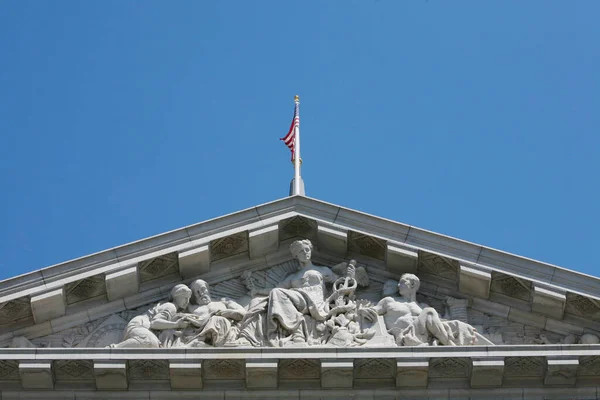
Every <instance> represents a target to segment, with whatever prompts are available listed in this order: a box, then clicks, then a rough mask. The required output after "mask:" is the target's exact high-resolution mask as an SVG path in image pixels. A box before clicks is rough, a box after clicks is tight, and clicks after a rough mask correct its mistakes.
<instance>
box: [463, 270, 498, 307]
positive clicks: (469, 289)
mask: <svg viewBox="0 0 600 400" xmlns="http://www.w3.org/2000/svg"><path fill="white" fill-rule="evenodd" d="M491 283H492V273H491V271H489V270H487V269H486V268H483V267H479V266H475V265H469V266H467V265H464V264H460V281H459V286H458V287H459V290H460V292H461V293H465V294H470V295H473V296H477V297H481V298H483V299H487V298H488V297H490V285H491Z"/></svg>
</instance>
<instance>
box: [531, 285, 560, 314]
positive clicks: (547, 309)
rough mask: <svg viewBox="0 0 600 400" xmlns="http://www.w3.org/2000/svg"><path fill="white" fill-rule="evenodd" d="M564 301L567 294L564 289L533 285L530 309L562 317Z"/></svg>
mask: <svg viewBox="0 0 600 400" xmlns="http://www.w3.org/2000/svg"><path fill="white" fill-rule="evenodd" d="M566 302H567V296H566V293H565V292H564V291H561V290H559V289H556V288H551V287H546V286H541V285H538V284H534V285H533V305H532V306H531V309H532V311H534V312H538V313H540V314H544V315H548V316H550V317H552V318H556V319H562V317H563V314H564V312H565V303H566Z"/></svg>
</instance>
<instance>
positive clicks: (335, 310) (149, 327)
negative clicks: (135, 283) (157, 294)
mask: <svg viewBox="0 0 600 400" xmlns="http://www.w3.org/2000/svg"><path fill="white" fill-rule="evenodd" d="M312 250H313V246H312V243H311V242H310V241H309V240H297V241H295V242H293V243H292V244H291V246H290V251H291V253H292V255H293V257H294V258H296V259H297V260H298V262H299V268H298V270H297V271H296V272H293V273H291V274H289V275H288V276H287V277H285V278H284V279H283V280H281V281H280V282H279V283H278V284H277V285H276V286H275V287H270V288H260V287H256V285H254V283H253V279H252V274H251V273H245V274H244V275H243V276H242V278H244V281H245V284H246V287H247V288H248V291H249V295H250V297H251V300H250V301H249V302H248V305H247V306H245V307H243V306H242V305H240V304H239V303H238V302H236V301H234V300H232V299H228V298H222V299H220V300H213V298H211V295H210V288H209V285H208V284H207V283H206V282H205V281H203V280H201V279H198V280H196V281H194V282H192V284H191V285H190V287H188V286H186V285H183V284H179V285H176V286H175V287H174V288H173V289H172V291H171V300H170V301H169V302H164V303H159V304H157V305H155V306H154V307H152V308H150V309H149V310H148V311H147V312H145V313H144V314H142V315H138V316H136V317H134V318H133V319H131V320H130V321H129V323H128V324H127V327H126V328H125V331H124V336H123V340H122V341H121V342H120V343H117V344H113V345H111V347H143V348H159V347H203V346H273V347H284V346H314V345H328V346H339V347H347V346H361V345H367V346H369V345H382V344H387V345H390V344H391V345H393V343H395V344H396V345H398V346H423V345H445V346H449V345H450V346H452V345H471V344H476V343H477V340H478V338H479V339H482V337H481V335H479V334H477V332H476V330H475V329H474V328H473V327H472V326H470V325H468V324H467V323H465V322H462V321H458V320H446V319H443V318H440V316H439V315H438V313H437V311H436V310H435V309H433V308H431V307H428V306H427V305H424V304H419V303H417V301H416V294H417V291H418V289H419V285H420V282H419V278H417V277H416V276H415V275H412V274H404V275H402V277H401V278H400V281H399V282H395V281H388V282H386V283H385V284H384V287H383V293H382V299H381V300H380V301H379V302H378V303H377V304H375V305H373V304H372V303H371V302H369V301H368V300H362V299H357V296H356V290H357V287H358V286H361V287H367V286H368V285H369V277H368V275H367V272H366V270H365V269H364V268H362V267H356V263H355V262H354V261H351V262H350V263H341V264H338V265H336V266H334V267H331V268H329V267H324V266H315V265H313V263H312V261H311V259H312ZM390 335H391V336H390ZM382 338H383V339H385V340H381V339H382ZM386 340H387V342H386ZM484 340H485V339H484ZM488 344H489V343H488Z"/></svg>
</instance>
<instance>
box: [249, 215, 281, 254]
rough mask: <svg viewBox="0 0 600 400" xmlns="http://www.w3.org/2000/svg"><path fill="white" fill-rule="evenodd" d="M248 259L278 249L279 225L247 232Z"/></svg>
mask: <svg viewBox="0 0 600 400" xmlns="http://www.w3.org/2000/svg"><path fill="white" fill-rule="evenodd" d="M248 240H249V242H250V243H249V251H250V258H258V257H262V256H264V255H266V254H269V253H271V252H275V251H277V249H278V248H279V224H278V223H275V224H273V225H270V226H266V227H262V228H259V229H254V230H250V231H248Z"/></svg>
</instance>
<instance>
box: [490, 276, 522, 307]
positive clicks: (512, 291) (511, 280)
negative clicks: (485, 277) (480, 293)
mask: <svg viewBox="0 0 600 400" xmlns="http://www.w3.org/2000/svg"><path fill="white" fill-rule="evenodd" d="M490 290H491V291H492V292H496V293H501V294H504V295H507V296H510V297H514V298H517V299H520V300H524V301H529V298H530V297H531V282H529V281H526V280H524V279H519V278H515V277H514V276H510V275H505V274H501V273H499V272H493V273H492V283H491V286H490Z"/></svg>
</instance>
